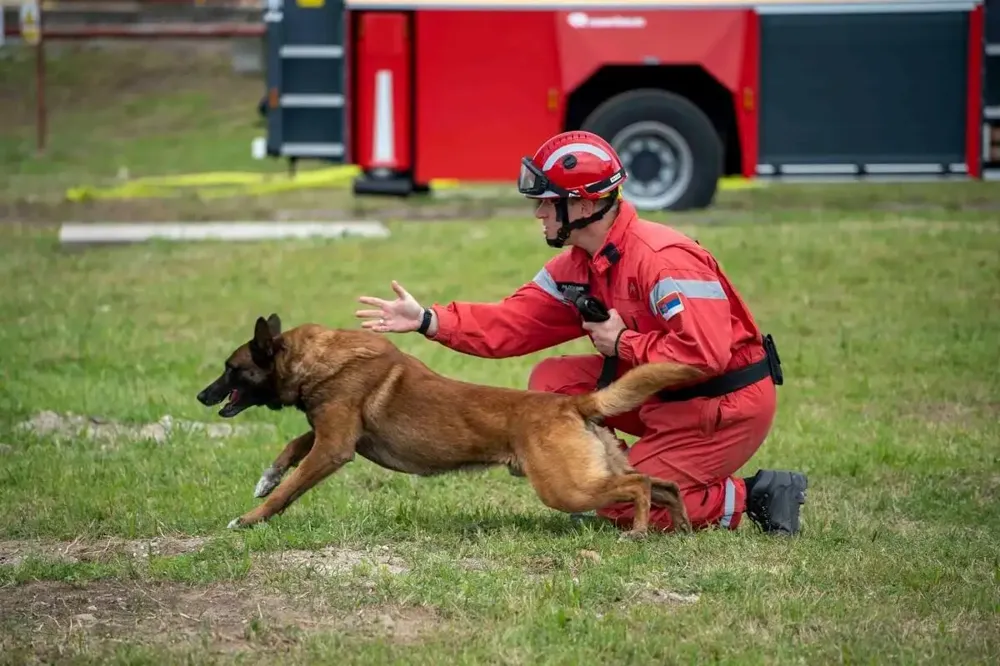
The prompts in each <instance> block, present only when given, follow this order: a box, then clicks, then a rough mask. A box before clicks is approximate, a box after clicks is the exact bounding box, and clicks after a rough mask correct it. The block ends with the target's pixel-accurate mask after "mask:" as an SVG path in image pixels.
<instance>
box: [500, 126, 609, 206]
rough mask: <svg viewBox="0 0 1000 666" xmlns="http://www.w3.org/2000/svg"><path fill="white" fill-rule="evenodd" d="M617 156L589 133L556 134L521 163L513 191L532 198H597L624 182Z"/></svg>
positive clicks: (603, 142)
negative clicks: (515, 188) (515, 190)
mask: <svg viewBox="0 0 1000 666" xmlns="http://www.w3.org/2000/svg"><path fill="white" fill-rule="evenodd" d="M626 178H627V176H626V175H625V167H623V166H622V162H621V160H620V159H619V158H618V153H616V152H615V149H614V148H612V147H611V144H609V143H608V142H607V141H605V140H604V139H602V138H601V137H599V136H597V135H596V134H594V133H593V132H585V131H583V130H576V131H572V132H562V133H561V134H556V135H555V136H554V137H552V138H551V139H549V140H547V141H546V142H545V143H543V144H542V145H541V147H539V149H538V150H537V151H535V155H534V157H531V158H528V157H525V158H523V159H522V160H521V175H520V177H519V178H518V180H517V191H518V192H520V193H521V194H523V195H524V196H526V197H529V198H532V199H561V198H568V197H580V198H582V199H600V198H602V197H603V196H605V195H606V194H607V193H608V192H610V191H612V190H614V189H615V188H616V187H618V186H620V185H621V184H622V183H624V182H625V179H626Z"/></svg>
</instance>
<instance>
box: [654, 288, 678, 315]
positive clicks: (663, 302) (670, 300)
mask: <svg viewBox="0 0 1000 666" xmlns="http://www.w3.org/2000/svg"><path fill="white" fill-rule="evenodd" d="M682 312H684V301H683V300H682V299H681V293H680V292H679V291H671V292H669V293H667V294H665V295H664V296H663V297H662V298H660V300H658V301H656V314H658V315H660V316H661V317H663V318H664V319H666V320H668V321H669V320H670V319H672V318H673V317H675V316H676V315H679V314H680V313H682Z"/></svg>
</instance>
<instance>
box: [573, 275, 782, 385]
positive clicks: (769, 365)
mask: <svg viewBox="0 0 1000 666" xmlns="http://www.w3.org/2000/svg"><path fill="white" fill-rule="evenodd" d="M612 263H614V261H612ZM556 286H557V288H558V289H559V291H561V292H562V293H563V294H564V296H565V297H566V298H567V300H569V301H570V302H571V303H573V305H575V306H576V308H577V310H578V311H579V312H580V315H581V316H582V317H583V319H584V321H591V322H601V321H607V319H608V317H609V314H608V309H607V308H606V307H605V306H604V304H603V303H601V302H600V301H598V300H597V299H596V298H594V297H593V296H590V295H589V294H588V293H587V292H588V289H587V285H585V284H575V283H572V282H561V283H556ZM761 344H762V346H763V347H764V358H762V359H761V360H759V361H757V362H756V363H751V364H750V365H748V366H745V367H742V368H739V369H738V370H733V371H732V372H727V373H726V374H724V375H718V376H716V377H712V378H711V379H709V380H707V381H704V382H702V383H700V384H695V385H694V386H688V387H685V388H682V389H676V390H673V391H671V390H663V391H660V392H659V393H657V394H656V395H657V397H658V398H660V399H661V400H663V401H664V402H681V401H684V400H691V399H693V398H716V397H718V396H720V395H725V394H727V393H732V392H733V391H738V390H739V389H741V388H745V387H747V386H750V385H751V384H756V383H757V382H759V381H760V380H762V379H764V378H766V377H768V376H770V377H771V379H772V380H773V381H774V384H775V386H781V385H782V384H784V383H785V380H784V375H782V373H781V359H780V358H778V349H777V347H775V345H774V339H773V338H772V337H771V335H770V334H767V335H765V336H764V338H763V339H762V340H761ZM617 374H618V357H617V356H605V357H604V364H603V365H602V366H601V375H600V377H598V378H597V388H599V389H602V388H604V387H606V386H608V385H609V384H610V383H611V382H613V381H614V379H615V375H617Z"/></svg>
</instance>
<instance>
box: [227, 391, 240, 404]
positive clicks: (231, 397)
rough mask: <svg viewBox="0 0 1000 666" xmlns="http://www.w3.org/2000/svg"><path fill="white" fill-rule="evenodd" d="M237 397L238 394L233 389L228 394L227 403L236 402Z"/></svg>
mask: <svg viewBox="0 0 1000 666" xmlns="http://www.w3.org/2000/svg"><path fill="white" fill-rule="evenodd" d="M239 397H240V392H239V391H237V390H236V389H233V390H232V391H230V392H229V402H236V401H237V400H239Z"/></svg>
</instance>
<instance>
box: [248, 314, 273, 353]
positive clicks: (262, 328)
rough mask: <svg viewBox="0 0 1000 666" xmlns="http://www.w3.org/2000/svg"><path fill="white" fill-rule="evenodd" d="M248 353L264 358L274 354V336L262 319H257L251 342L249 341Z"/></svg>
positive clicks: (265, 321)
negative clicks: (254, 353) (255, 353)
mask: <svg viewBox="0 0 1000 666" xmlns="http://www.w3.org/2000/svg"><path fill="white" fill-rule="evenodd" d="M250 351H251V352H257V353H258V354H260V355H262V356H264V357H270V356H272V355H273V354H274V336H273V335H272V334H271V329H270V327H269V326H268V323H267V320H266V319H264V318H263V317H257V324H256V325H255V326H254V328H253V340H251V341H250Z"/></svg>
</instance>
